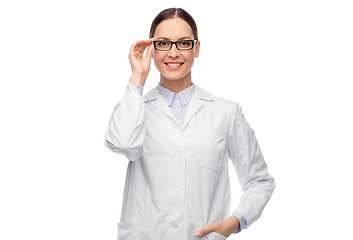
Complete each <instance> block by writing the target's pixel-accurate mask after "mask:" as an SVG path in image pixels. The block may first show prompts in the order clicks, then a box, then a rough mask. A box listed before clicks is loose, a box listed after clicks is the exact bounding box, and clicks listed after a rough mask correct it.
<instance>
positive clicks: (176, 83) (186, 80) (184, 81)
mask: <svg viewBox="0 0 353 240" xmlns="http://www.w3.org/2000/svg"><path fill="white" fill-rule="evenodd" d="M159 83H160V84H161V85H162V86H163V87H165V88H167V89H169V90H170V91H173V92H175V93H178V92H180V91H182V90H184V89H185V88H188V87H190V86H191V85H192V83H191V71H190V72H189V73H188V74H187V75H186V76H185V77H183V78H181V79H177V80H169V79H167V78H165V77H164V76H163V75H162V74H161V80H160V82H159Z"/></svg>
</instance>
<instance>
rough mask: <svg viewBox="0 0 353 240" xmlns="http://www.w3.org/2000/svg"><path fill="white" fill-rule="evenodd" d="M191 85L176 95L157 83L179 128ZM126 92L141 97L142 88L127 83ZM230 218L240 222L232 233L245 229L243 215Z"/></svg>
mask: <svg viewBox="0 0 353 240" xmlns="http://www.w3.org/2000/svg"><path fill="white" fill-rule="evenodd" d="M191 83H192V85H191V86H190V87H188V88H185V89H183V90H181V91H180V92H178V93H175V92H173V91H171V90H169V89H167V88H165V87H163V86H162V85H161V84H160V83H158V86H157V89H158V93H159V94H160V95H161V96H162V97H163V98H164V99H165V100H166V102H167V104H168V106H169V107H170V109H171V110H172V112H173V114H174V116H175V118H176V120H177V121H178V124H179V127H180V128H181V127H182V126H183V123H184V117H185V113H186V110H187V109H188V106H189V103H190V100H191V97H192V95H193V93H194V91H195V85H194V83H193V82H191ZM126 90H127V91H133V92H136V93H139V94H140V95H141V96H142V93H143V86H142V85H141V84H139V85H138V86H137V87H135V86H134V85H133V84H131V83H129V84H128V85H127V87H126ZM232 216H235V217H237V218H238V219H239V222H240V227H239V228H238V229H237V231H235V232H234V233H239V232H240V231H241V230H242V229H246V228H247V222H246V219H245V217H244V216H243V214H241V213H239V212H234V213H233V214H232ZM234 233H233V234H234Z"/></svg>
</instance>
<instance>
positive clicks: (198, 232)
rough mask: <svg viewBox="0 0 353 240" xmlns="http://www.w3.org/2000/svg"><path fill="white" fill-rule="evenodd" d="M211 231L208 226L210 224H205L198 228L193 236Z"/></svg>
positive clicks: (199, 235)
mask: <svg viewBox="0 0 353 240" xmlns="http://www.w3.org/2000/svg"><path fill="white" fill-rule="evenodd" d="M209 232H212V229H211V228H210V225H207V226H205V227H203V228H201V229H199V230H198V231H197V232H196V233H195V236H196V237H201V236H203V235H205V234H206V233H209Z"/></svg>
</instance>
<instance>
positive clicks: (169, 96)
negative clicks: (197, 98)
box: [157, 82, 195, 107]
mask: <svg viewBox="0 0 353 240" xmlns="http://www.w3.org/2000/svg"><path fill="white" fill-rule="evenodd" d="M157 90H158V93H159V94H160V95H162V96H163V98H164V99H165V100H166V101H167V103H168V105H169V107H170V106H172V103H173V99H174V98H175V97H176V94H178V95H179V99H180V103H181V105H182V106H185V105H186V104H188V103H189V102H190V100H191V96H192V94H194V91H195V85H194V83H193V82H191V86H190V87H187V88H185V89H183V90H181V91H179V92H177V93H176V92H173V91H171V90H169V89H168V88H166V87H163V86H162V85H161V84H160V83H158V86H157Z"/></svg>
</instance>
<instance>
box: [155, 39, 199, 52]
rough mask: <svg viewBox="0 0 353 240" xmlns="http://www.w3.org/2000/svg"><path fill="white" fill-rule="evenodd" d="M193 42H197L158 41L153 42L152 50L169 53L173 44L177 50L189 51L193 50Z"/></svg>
mask: <svg viewBox="0 0 353 240" xmlns="http://www.w3.org/2000/svg"><path fill="white" fill-rule="evenodd" d="M195 41H197V39H195V40H180V41H176V42H172V41H167V40H160V41H153V44H154V48H155V49H156V50H160V51H169V50H170V49H171V48H172V47H173V44H175V46H176V48H177V49H178V50H191V49H193V48H194V45H195Z"/></svg>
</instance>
